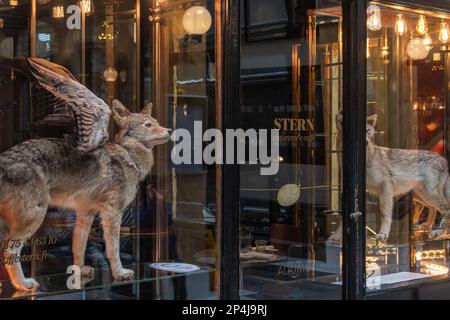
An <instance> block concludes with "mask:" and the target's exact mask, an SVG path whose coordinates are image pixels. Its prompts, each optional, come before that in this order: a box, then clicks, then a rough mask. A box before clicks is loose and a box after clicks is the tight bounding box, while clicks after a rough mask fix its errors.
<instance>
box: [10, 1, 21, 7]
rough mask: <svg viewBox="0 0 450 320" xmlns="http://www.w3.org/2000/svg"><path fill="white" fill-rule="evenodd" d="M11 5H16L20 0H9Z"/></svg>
mask: <svg viewBox="0 0 450 320" xmlns="http://www.w3.org/2000/svg"><path fill="white" fill-rule="evenodd" d="M9 5H10V6H13V7H16V6H18V5H19V0H9Z"/></svg>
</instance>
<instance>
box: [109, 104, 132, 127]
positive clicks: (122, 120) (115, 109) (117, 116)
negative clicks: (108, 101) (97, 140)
mask: <svg viewBox="0 0 450 320" xmlns="http://www.w3.org/2000/svg"><path fill="white" fill-rule="evenodd" d="M129 115H130V111H129V110H128V109H127V108H126V107H125V106H124V105H123V104H122V103H120V101H119V100H117V99H116V100H114V101H113V102H112V118H113V120H114V122H115V123H116V124H117V125H118V126H119V127H120V128H125V127H126V126H127V125H128V116H129Z"/></svg>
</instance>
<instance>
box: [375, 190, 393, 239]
mask: <svg viewBox="0 0 450 320" xmlns="http://www.w3.org/2000/svg"><path fill="white" fill-rule="evenodd" d="M392 206H393V198H392V188H391V187H384V188H383V189H382V191H381V193H380V211H381V228H380V232H379V233H378V235H377V240H379V241H383V242H386V241H387V239H388V238H389V232H390V231H391V224H392Z"/></svg>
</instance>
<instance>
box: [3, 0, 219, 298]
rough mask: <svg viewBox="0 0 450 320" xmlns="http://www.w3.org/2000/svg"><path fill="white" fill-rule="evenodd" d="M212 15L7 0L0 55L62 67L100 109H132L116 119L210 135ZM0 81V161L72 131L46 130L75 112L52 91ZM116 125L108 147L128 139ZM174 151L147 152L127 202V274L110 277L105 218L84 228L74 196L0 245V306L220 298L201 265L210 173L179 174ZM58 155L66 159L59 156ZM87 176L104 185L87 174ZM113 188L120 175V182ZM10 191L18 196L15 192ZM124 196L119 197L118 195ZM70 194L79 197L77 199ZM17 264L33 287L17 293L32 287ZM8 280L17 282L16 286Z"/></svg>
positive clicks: (209, 221) (211, 198)
mask: <svg viewBox="0 0 450 320" xmlns="http://www.w3.org/2000/svg"><path fill="white" fill-rule="evenodd" d="M192 8H194V10H195V8H196V9H197V10H203V11H202V12H203V14H204V19H206V20H207V21H206V25H205V24H204V25H202V26H203V28H202V29H201V30H199V29H198V26H197V25H196V24H195V22H196V20H194V21H191V20H192V19H191V20H189V10H190V12H193V9H192ZM194 12H196V11H194ZM213 16H214V2H213V1H194V2H192V1H139V0H137V1H117V0H111V1H109V0H108V1H103V0H99V1H97V0H82V1H72V0H62V1H60V0H54V1H49V0H29V1H27V0H21V1H15V2H12V1H10V2H8V1H6V2H4V1H2V2H1V3H0V18H1V19H2V20H1V21H3V25H2V27H1V28H0V52H1V57H2V58H3V59H11V58H18V57H27V56H30V57H36V58H42V59H45V61H49V62H52V63H56V64H58V65H60V66H62V67H64V68H67V70H68V71H69V72H70V73H71V74H72V75H73V77H74V80H75V81H77V82H79V83H80V84H82V85H84V86H86V87H87V88H89V89H90V90H91V91H92V93H94V94H95V95H96V96H97V97H98V98H100V99H102V100H103V101H104V102H105V103H106V104H107V105H109V106H112V105H113V100H118V101H120V103H121V104H122V105H124V106H125V107H126V108H127V109H128V111H124V110H122V111H123V112H132V113H135V114H138V113H139V112H141V109H142V108H143V107H144V106H146V105H148V104H149V103H150V102H153V103H154V104H155V108H154V110H153V117H154V118H155V119H157V120H158V121H159V125H161V126H164V127H166V128H170V129H186V130H192V129H193V127H192V125H193V123H194V122H195V121H201V122H202V123H203V126H204V128H205V130H206V129H208V128H210V127H215V126H216V125H215V105H216V104H215V42H214V39H215V26H214V19H213ZM36 61H38V60H36ZM3 67H4V65H3ZM19 71H20V70H19ZM0 79H1V84H0V86H1V92H2V96H3V98H2V99H1V106H0V131H1V135H0V151H1V152H5V151H6V150H8V149H10V148H12V147H13V146H20V145H21V143H22V142H23V141H27V140H29V139H41V140H40V141H47V140H46V139H61V138H63V137H64V135H65V134H70V133H71V131H67V129H66V126H65V123H62V122H61V123H59V124H58V125H53V123H52V125H49V124H48V121H47V120H48V116H49V115H52V117H57V118H58V119H62V120H61V121H63V120H65V119H66V118H67V116H68V115H70V113H71V109H70V107H71V105H70V103H71V102H67V101H64V99H63V100H61V99H58V98H61V95H60V93H59V92H57V93H56V96H55V94H51V92H49V90H43V89H42V86H37V85H36V82H32V81H31V82H30V80H33V79H30V78H27V77H25V76H24V75H23V74H21V73H20V72H18V70H17V69H15V68H13V67H11V68H1V69H0ZM56 88H57V89H58V88H59V87H56ZM62 89H63V90H64V87H62ZM50 91H51V90H50ZM53 93H54V92H53ZM58 95H59V96H58ZM115 122H116V123H115V124H113V123H111V124H110V125H109V128H108V132H109V136H110V137H111V139H112V140H111V141H118V140H113V139H114V136H116V137H117V134H120V132H123V128H122V127H120V125H117V124H118V122H117V121H115ZM32 141H35V140H32ZM48 141H53V140H48ZM55 141H60V140H55ZM119 145H120V143H119ZM171 147H172V142H170V141H168V142H167V143H165V144H161V145H159V146H157V147H155V148H154V149H153V150H152V151H153V157H154V159H155V160H154V164H153V167H152V170H151V171H150V174H149V175H148V176H147V177H143V178H142V179H140V180H141V181H140V183H139V185H138V186H137V188H136V192H135V197H134V200H133V201H131V202H130V204H129V205H127V207H126V208H125V210H123V213H122V215H123V217H122V222H121V225H120V230H118V232H120V242H119V243H118V246H119V247H118V248H116V250H117V251H118V252H120V257H119V259H120V261H121V263H122V264H123V267H124V268H125V269H130V270H132V271H133V272H134V277H130V278H125V279H115V278H116V277H115V274H114V270H112V269H113V265H110V262H111V261H112V260H111V254H110V253H109V252H108V250H110V249H109V248H108V238H109V237H110V235H109V233H108V230H107V229H105V224H107V223H108V221H105V219H104V218H105V216H103V217H101V214H100V215H99V214H96V212H93V214H92V215H91V217H90V218H89V219H90V222H89V223H87V224H84V221H81V220H82V218H80V217H79V216H81V215H78V212H75V210H70V209H71V208H70V205H69V204H68V202H70V201H72V200H73V199H72V198H70V197H69V198H67V199H66V200H65V201H66V202H65V203H63V204H62V205H59V206H57V205H55V206H53V205H49V206H48V212H47V214H46V217H45V220H44V221H43V222H42V225H41V226H40V227H39V229H38V230H37V231H36V233H35V234H34V235H33V236H32V237H28V236H27V239H26V241H23V242H22V241H20V240H16V239H13V238H11V236H9V238H6V239H5V238H2V240H1V241H0V250H1V251H2V253H4V254H5V255H4V257H5V258H3V254H2V264H1V265H0V270H1V272H0V274H1V276H0V298H1V299H15V298H22V299H23V298H31V299H210V298H216V297H217V292H216V281H217V273H216V262H215V261H214V259H209V260H208V259H206V260H205V259H204V256H205V252H207V253H208V254H209V255H210V256H211V257H213V258H214V257H215V256H216V255H217V253H216V217H215V211H216V208H215V207H216V193H215V185H216V180H215V176H216V166H215V165H189V164H185V165H184V164H183V165H176V164H174V163H173V162H172V160H171V157H170V150H171ZM104 148H110V147H109V146H106V147H104ZM59 156H63V155H55V157H59ZM133 157H135V158H133ZM16 159H20V153H19V154H18V155H16ZM137 159H138V160H136V156H135V155H134V154H131V160H130V161H133V162H136V163H137V164H136V165H137V166H138V167H139V166H140V165H141V163H140V162H139V158H137ZM17 161H19V160H17ZM117 161H119V162H120V161H121V160H120V159H119V160H117ZM143 161H144V160H143ZM145 161H147V160H145ZM0 162H2V169H4V170H7V168H9V167H7V166H6V165H5V161H4V158H3V159H2V160H0ZM36 163H38V161H32V162H30V166H34V165H37V164H36ZM39 163H40V162H39ZM70 168H71V167H70V166H69V167H63V168H61V169H59V170H61V173H62V172H66V174H67V175H66V176H65V177H64V176H63V178H62V179H63V180H65V182H64V183H65V184H64V185H62V186H60V187H62V188H63V189H64V188H66V189H70V185H71V184H76V183H77V182H76V181H78V180H77V179H78V178H77V176H73V175H71V174H69V173H67V172H68V171H67V170H69V171H70ZM2 174H3V171H2ZM108 174H110V173H108ZM80 175H81V174H80ZM86 179H87V180H91V179H92V181H93V182H92V183H99V182H95V181H96V180H95V178H94V177H86ZM112 179H116V180H117V181H120V179H122V178H120V173H118V175H117V173H116V176H114V177H112ZM129 179H131V177H129ZM16 188H17V189H14V190H17V192H21V191H20V186H17V187H16ZM38 188H39V186H38V185H36V189H38ZM1 192H2V193H4V192H5V191H4V190H2V191H1ZM77 192H80V193H81V192H83V191H82V190H79V191H77ZM105 192H106V190H105ZM126 192H128V191H127V190H126V188H124V189H121V190H120V191H118V194H117V197H121V195H122V193H126ZM50 194H51V197H53V196H54V195H53V193H52V192H51V193H50ZM29 196H30V197H32V196H33V194H31V195H29ZM72 197H75V198H76V197H77V195H76V192H75V193H74V195H73V196H72ZM2 199H4V198H2ZM71 199H72V200H71ZM0 202H2V201H1V200H0ZM5 206H6V204H5V201H3V202H2V204H0V207H1V209H0V211H2V214H3V215H2V214H0V216H1V218H0V220H1V219H3V220H1V221H2V223H0V225H1V227H0V230H1V231H0V238H1V236H2V235H3V233H2V232H3V231H4V229H5V230H6V231H5V233H7V232H9V233H12V230H13V229H12V228H13V227H12V225H14V223H15V222H14V220H12V221H9V220H8V221H7V223H6V222H5V219H6V218H5V214H6V213H5V210H6V209H5ZM13 206H15V207H19V205H18V204H17V205H13ZM64 206H67V207H69V208H64ZM61 207H63V208H61ZM90 224H92V227H91V226H90ZM80 225H82V226H81V227H80ZM2 228H3V229H2ZM80 238H81V239H84V240H81V241H84V246H86V249H85V252H86V253H85V261H84V263H82V264H85V265H87V266H90V267H92V269H90V270H89V275H88V276H86V275H85V274H84V269H83V268H84V266H83V267H82V268H81V270H80V268H78V267H80V266H79V264H80V263H79V261H81V260H79V261H78V262H77V260H73V255H75V259H77V257H76V256H77V255H79V254H80V252H79V250H84V249H83V248H82V247H83V243H81V244H77V239H78V241H80ZM72 239H73V240H72ZM105 240H106V241H105ZM72 242H73V243H72ZM80 246H81V248H80ZM15 247H22V250H21V251H20V249H19V251H18V254H17V255H16V256H11V255H8V252H10V251H11V250H13V249H14V248H15ZM77 250H78V252H77ZM72 251H73V252H72ZM117 254H118V253H117ZM7 257H8V258H7ZM14 258H16V259H15V260H14ZM17 261H20V262H21V265H22V267H23V272H24V274H25V276H26V277H31V278H34V279H35V281H36V282H37V283H38V284H39V287H37V285H36V286H34V285H33V284H31V286H30V287H29V288H24V287H26V286H27V285H28V284H30V282H26V281H31V280H24V281H25V282H24V281H20V274H19V275H15V276H14V275H13V274H12V273H11V270H13V271H14V268H15V267H16V263H17ZM157 263H160V264H159V265H158V264H157ZM110 267H111V268H110ZM111 271H113V272H111ZM12 276H13V277H15V278H16V279H18V280H16V281H15V282H14V281H11V279H12ZM23 289H29V290H23Z"/></svg>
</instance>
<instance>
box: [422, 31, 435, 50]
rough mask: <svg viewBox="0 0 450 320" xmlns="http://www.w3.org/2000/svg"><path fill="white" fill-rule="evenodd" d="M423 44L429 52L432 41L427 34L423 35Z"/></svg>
mask: <svg viewBox="0 0 450 320" xmlns="http://www.w3.org/2000/svg"><path fill="white" fill-rule="evenodd" d="M423 43H425V45H426V46H427V49H428V50H431V49H432V48H433V39H431V36H430V34H429V33H427V34H426V35H425V38H424V39H423Z"/></svg>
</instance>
